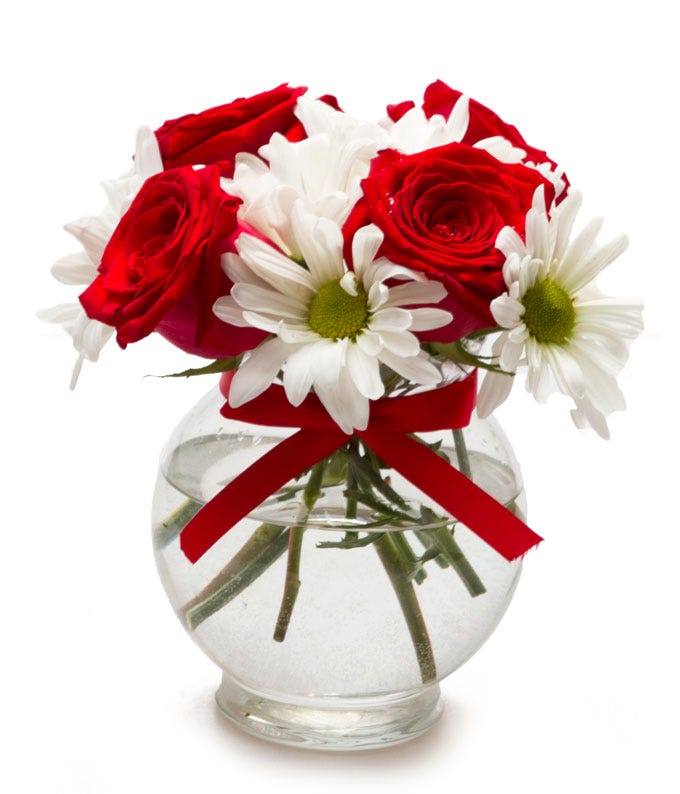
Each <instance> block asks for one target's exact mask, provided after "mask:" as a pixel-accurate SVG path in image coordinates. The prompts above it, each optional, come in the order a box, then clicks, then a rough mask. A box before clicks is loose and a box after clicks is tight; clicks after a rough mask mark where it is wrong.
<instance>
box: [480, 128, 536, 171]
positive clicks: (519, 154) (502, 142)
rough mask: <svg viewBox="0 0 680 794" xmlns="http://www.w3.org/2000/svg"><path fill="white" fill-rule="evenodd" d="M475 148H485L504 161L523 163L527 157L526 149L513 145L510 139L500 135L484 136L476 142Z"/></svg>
mask: <svg viewBox="0 0 680 794" xmlns="http://www.w3.org/2000/svg"><path fill="white" fill-rule="evenodd" d="M474 148H475V149H484V150H485V151H487V152H488V153H489V154H490V155H491V156H492V157H495V158H496V160H500V161H501V162H502V163H510V164H512V163H521V162H522V160H523V159H524V158H525V157H526V152H525V151H524V149H520V148H519V147H518V146H513V145H512V144H511V143H510V141H509V140H507V139H506V138H503V137H502V136H500V135H494V136H492V137H491V138H482V140H481V141H477V143H475V144H474Z"/></svg>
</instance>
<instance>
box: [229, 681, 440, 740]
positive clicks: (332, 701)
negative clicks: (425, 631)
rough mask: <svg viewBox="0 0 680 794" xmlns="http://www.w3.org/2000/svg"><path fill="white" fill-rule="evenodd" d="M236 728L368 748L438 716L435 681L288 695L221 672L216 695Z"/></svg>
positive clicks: (416, 730)
mask: <svg viewBox="0 0 680 794" xmlns="http://www.w3.org/2000/svg"><path fill="white" fill-rule="evenodd" d="M215 699H216V701H217V705H218V706H219V708H220V710H221V711H222V713H223V714H224V715H225V716H226V717H227V718H228V719H229V720H231V722H233V723H235V724H236V725H238V727H239V728H241V729H242V730H244V731H246V732H247V733H250V734H252V735H254V736H259V737H260V738H262V739H267V740H268V741H270V742H276V743H278V744H287V745H293V746H296V747H305V748H308V749H310V750H336V751H348V750H371V749H375V748H378V747H389V746H390V745H393V744H400V743H401V742H406V741H408V740H409V739H414V738H415V737H416V736H420V735H421V734H422V733H424V732H425V731H426V730H428V728H430V727H431V726H432V725H434V723H435V722H436V721H437V720H438V719H439V717H440V716H441V713H442V708H443V706H442V700H441V694H440V691H439V685H438V684H431V685H429V686H426V687H423V688H422V689H418V690H415V691H414V690H412V691H409V692H402V693H398V694H391V695H380V696H372V697H295V698H293V697H290V698H286V699H285V700H283V699H281V698H280V697H278V698H277V697H276V696H275V695H274V694H273V693H271V692H268V693H263V692H258V691H257V690H254V689H251V688H250V687H247V686H245V685H243V684H241V683H240V682H238V681H236V680H234V679H233V678H232V677H231V676H227V675H226V674H224V675H223V677H222V684H221V685H220V687H219V689H218V690H217V692H216V694H215Z"/></svg>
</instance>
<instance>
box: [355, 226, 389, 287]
mask: <svg viewBox="0 0 680 794" xmlns="http://www.w3.org/2000/svg"><path fill="white" fill-rule="evenodd" d="M383 239H384V235H383V233H382V231H381V230H380V229H379V228H378V227H377V226H375V224H370V225H368V226H362V227H361V228H360V229H358V230H357V231H356V233H355V234H354V237H353V238H352V263H353V266H354V271H355V272H356V274H357V276H358V277H359V279H361V278H362V274H363V272H364V270H365V269H366V268H367V267H368V266H369V265H370V264H371V262H373V260H374V259H375V256H376V254H377V253H378V249H379V248H380V246H381V245H382V241H383Z"/></svg>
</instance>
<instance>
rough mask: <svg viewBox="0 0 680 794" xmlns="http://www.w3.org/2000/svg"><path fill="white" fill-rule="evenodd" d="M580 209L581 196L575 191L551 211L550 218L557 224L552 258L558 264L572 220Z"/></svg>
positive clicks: (563, 253)
mask: <svg viewBox="0 0 680 794" xmlns="http://www.w3.org/2000/svg"><path fill="white" fill-rule="evenodd" d="M580 207H581V194H580V193H579V191H577V190H572V191H571V192H570V193H569V195H568V196H567V197H566V198H565V199H564V201H562V202H561V203H560V205H559V206H558V207H556V208H555V209H554V210H553V213H552V217H553V218H554V219H555V221H556V223H557V232H556V234H555V244H554V250H553V257H554V258H555V260H556V261H558V262H561V261H562V259H563V258H564V255H565V251H566V249H567V245H568V244H569V237H570V236H571V230H572V228H573V226H574V220H575V219H576V214H577V213H578V211H579V208H580Z"/></svg>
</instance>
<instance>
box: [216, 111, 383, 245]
mask: <svg viewBox="0 0 680 794" xmlns="http://www.w3.org/2000/svg"><path fill="white" fill-rule="evenodd" d="M296 114H297V115H298V117H299V118H300V120H301V121H302V123H303V125H304V126H305V128H306V132H307V135H308V137H307V138H305V139H304V140H302V141H296V142H291V141H289V140H287V139H286V138H285V137H284V136H283V135H280V134H279V133H274V135H273V136H272V137H271V139H270V141H269V143H268V144H266V145H265V146H262V147H261V148H260V149H259V151H258V154H259V155H260V157H257V156H255V155H252V154H245V153H241V154H238V155H237V156H236V165H235V168H234V176H233V178H232V179H223V180H222V187H223V189H224V190H225V191H226V192H227V193H230V194H231V195H233V196H238V197H239V198H241V199H242V200H243V205H242V207H241V208H240V210H239V217H240V218H241V219H242V220H243V221H245V222H246V223H248V224H249V225H250V226H252V227H253V228H255V229H256V230H257V231H259V232H260V233H261V234H263V235H264V236H265V237H267V238H268V239H270V240H272V241H273V242H274V243H275V244H276V245H277V246H278V247H279V248H281V250H282V251H284V252H285V253H287V254H288V255H289V256H292V257H293V258H299V257H300V256H301V252H300V251H299V250H298V247H297V243H296V239H295V234H294V232H293V229H292V225H291V210H292V207H293V204H295V203H296V202H302V205H303V207H304V209H305V211H306V212H308V213H311V214H313V215H317V216H319V217H323V218H328V219H330V220H332V221H333V222H334V223H335V224H336V225H338V226H342V224H343V223H344V222H345V220H346V219H347V216H348V215H349V213H350V211H351V209H352V207H353V206H354V205H355V204H356V202H357V201H358V199H359V197H360V196H361V180H362V179H363V178H364V177H366V176H368V172H369V167H370V162H371V160H372V159H373V158H374V157H375V155H376V154H377V152H378V149H379V148H384V147H385V146H387V145H388V138H387V135H386V133H385V131H384V130H382V129H381V128H380V127H379V126H378V125H377V124H370V123H368V122H363V121H359V120H358V119H354V118H352V117H351V116H348V115H347V114H346V113H341V112H338V111H336V110H334V109H333V108H331V107H329V106H328V105H326V104H325V103H324V102H319V101H313V102H312V101H298V106H297V108H296Z"/></svg>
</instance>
